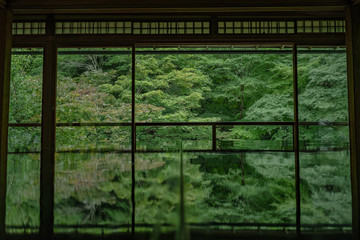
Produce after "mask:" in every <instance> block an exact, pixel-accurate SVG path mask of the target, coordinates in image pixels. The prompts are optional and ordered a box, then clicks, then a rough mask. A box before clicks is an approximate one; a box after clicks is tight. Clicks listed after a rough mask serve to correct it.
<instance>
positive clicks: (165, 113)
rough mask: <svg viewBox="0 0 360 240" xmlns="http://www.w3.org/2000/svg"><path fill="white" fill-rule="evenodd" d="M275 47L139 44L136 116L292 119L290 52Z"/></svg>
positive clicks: (201, 119) (147, 118)
mask: <svg viewBox="0 0 360 240" xmlns="http://www.w3.org/2000/svg"><path fill="white" fill-rule="evenodd" d="M271 50H272V49H270V48H261V49H258V50H255V49H244V48H236V47H234V48H225V47H224V48H213V47H212V48H203V47H198V48H195V47H193V48H189V47H168V48H151V49H149V48H139V49H137V52H136V54H137V55H136V104H137V105H136V120H137V121H138V122H184V121H189V122H191V121H196V122H215V121H252V122H254V121H292V120H293V108H294V107H293V94H292V92H293V77H292V74H293V73H292V58H291V54H289V51H285V52H281V51H279V49H277V52H278V53H277V54H274V53H273V52H271ZM290 53H291V51H290Z"/></svg>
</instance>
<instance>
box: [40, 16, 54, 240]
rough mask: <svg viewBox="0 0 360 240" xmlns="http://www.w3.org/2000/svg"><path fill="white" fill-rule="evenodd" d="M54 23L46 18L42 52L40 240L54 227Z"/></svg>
mask: <svg viewBox="0 0 360 240" xmlns="http://www.w3.org/2000/svg"><path fill="white" fill-rule="evenodd" d="M54 29H55V26H54V21H53V19H52V17H48V20H47V22H46V34H47V37H48V41H47V43H46V45H45V49H44V70H43V71H44V72H43V99H42V120H41V127H42V128H41V171H40V174H41V175H40V237H41V239H43V240H48V239H52V237H53V228H54V171H55V123H56V119H55V117H56V111H55V106H56V68H57V64H56V62H57V49H56V46H55V44H54V42H53V41H52V39H53V38H52V36H53V35H54Z"/></svg>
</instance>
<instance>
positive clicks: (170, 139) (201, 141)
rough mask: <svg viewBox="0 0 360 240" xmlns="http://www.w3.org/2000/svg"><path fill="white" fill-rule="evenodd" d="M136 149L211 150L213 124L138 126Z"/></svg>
mask: <svg viewBox="0 0 360 240" xmlns="http://www.w3.org/2000/svg"><path fill="white" fill-rule="evenodd" d="M136 131H137V132H136V139H137V146H136V149H137V150H140V151H147V150H148V151H169V150H178V149H179V147H180V146H179V143H180V141H181V143H182V147H183V149H184V150H211V149H212V127H211V126H162V127H157V126H156V127H137V128H136Z"/></svg>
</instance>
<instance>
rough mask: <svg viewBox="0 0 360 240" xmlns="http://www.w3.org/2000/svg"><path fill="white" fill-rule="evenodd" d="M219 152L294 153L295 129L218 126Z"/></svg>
mask: <svg viewBox="0 0 360 240" xmlns="http://www.w3.org/2000/svg"><path fill="white" fill-rule="evenodd" d="M216 129H217V133H216V137H217V149H218V150H262V151H264V150H272V151H285V150H286V151H293V132H292V131H293V127H292V126H291V125H289V126H286V125H284V126H276V125H274V126H266V125H264V126H230V125H228V126H217V128H216Z"/></svg>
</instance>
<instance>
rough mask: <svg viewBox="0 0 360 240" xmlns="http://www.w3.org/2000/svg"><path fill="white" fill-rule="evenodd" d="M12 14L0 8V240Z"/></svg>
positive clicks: (1, 235)
mask: <svg viewBox="0 0 360 240" xmlns="http://www.w3.org/2000/svg"><path fill="white" fill-rule="evenodd" d="M11 25H12V14H11V12H9V11H8V10H6V9H1V8H0V114H1V117H0V239H5V215H6V174H7V169H6V165H7V143H8V141H7V140H8V121H9V96H10V94H9V91H10V64H11Z"/></svg>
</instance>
